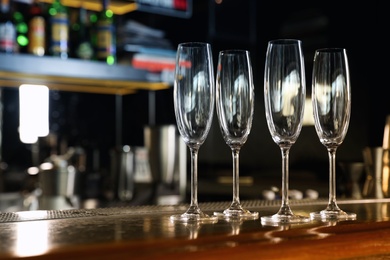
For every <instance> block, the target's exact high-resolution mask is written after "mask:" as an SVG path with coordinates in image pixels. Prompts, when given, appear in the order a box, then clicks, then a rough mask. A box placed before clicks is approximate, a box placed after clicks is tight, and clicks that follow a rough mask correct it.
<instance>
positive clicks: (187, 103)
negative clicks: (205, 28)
mask: <svg viewBox="0 0 390 260" xmlns="http://www.w3.org/2000/svg"><path fill="white" fill-rule="evenodd" d="M173 99H174V109H175V116H176V122H177V127H178V129H179V132H180V135H181V136H182V138H183V140H184V142H185V143H186V144H187V146H188V147H189V149H190V153H191V204H190V206H189V208H188V209H187V211H186V212H185V213H183V214H178V215H172V216H171V220H173V221H181V222H216V221H217V220H218V218H217V217H216V216H213V215H211V216H209V215H207V214H205V213H204V212H202V210H201V209H200V208H199V205H198V151H199V148H200V146H201V145H202V144H203V143H204V141H205V140H206V137H207V135H208V132H209V130H210V127H211V123H212V118H213V114H214V102H215V79H214V66H213V58H212V51H211V45H210V44H208V43H202V42H188V43H180V44H179V45H178V48H177V54H176V67H175V80H174V90H173Z"/></svg>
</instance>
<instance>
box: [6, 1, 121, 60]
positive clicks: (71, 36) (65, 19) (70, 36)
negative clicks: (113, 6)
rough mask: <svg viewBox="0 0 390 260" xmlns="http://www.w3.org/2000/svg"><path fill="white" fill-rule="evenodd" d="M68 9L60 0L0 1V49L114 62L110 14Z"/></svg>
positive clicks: (105, 10)
mask: <svg viewBox="0 0 390 260" xmlns="http://www.w3.org/2000/svg"><path fill="white" fill-rule="evenodd" d="M108 4H109V3H108V0H103V1H102V11H101V12H92V11H89V10H86V9H84V8H83V7H80V8H68V7H66V6H64V5H63V4H62V3H61V1H60V0H54V1H53V2H52V3H51V4H47V3H43V2H40V1H33V2H31V3H30V4H26V3H21V2H16V1H14V2H13V1H10V0H1V9H0V52H3V53H4V52H5V53H28V54H32V55H37V56H44V55H46V56H57V57H60V58H62V59H67V58H69V57H71V58H80V59H87V60H99V61H104V62H106V63H107V64H110V65H111V64H115V63H116V32H115V28H116V26H115V24H114V15H113V12H112V11H110V10H109V9H108V8H107V7H108Z"/></svg>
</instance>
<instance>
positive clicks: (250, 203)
mask: <svg viewBox="0 0 390 260" xmlns="http://www.w3.org/2000/svg"><path fill="white" fill-rule="evenodd" d="M229 204H230V202H212V203H200V207H201V209H202V210H203V211H205V212H206V213H210V214H212V212H213V211H220V210H223V209H225V208H227V207H228V206H229ZM242 204H243V206H244V207H246V208H248V209H250V210H255V211H258V212H259V215H260V216H264V215H269V214H273V213H276V212H277V210H278V208H279V206H280V201H264V200H247V201H242ZM326 204H327V200H324V199H319V200H307V199H303V200H290V205H291V208H292V210H293V211H294V212H295V213H298V214H302V215H309V213H310V212H311V211H315V210H321V209H324V208H325V206H326ZM338 204H339V206H340V208H342V209H343V210H345V211H352V212H355V213H357V219H356V220H349V221H339V222H320V221H311V222H309V223H305V224H293V225H284V226H264V225H262V224H261V221H260V219H256V220H245V221H241V222H229V221H226V220H219V221H218V222H217V223H214V224H183V223H173V222H171V221H170V219H169V216H170V215H172V214H177V213H182V212H184V211H185V210H186V209H187V207H188V205H186V204H182V205H174V206H169V205H167V206H133V207H118V208H99V209H80V210H47V211H46V210H40V211H24V212H7V213H2V214H0V259H16V258H28V259H110V258H111V259H117V258H120V259H129V258H131V259H173V258H176V259H179V258H181V259H195V258H196V259H198V258H199V257H200V258H201V259H237V258H245V259H313V257H314V256H315V258H316V259H378V258H379V259H385V258H386V257H389V258H390V221H389V218H390V199H365V200H339V201H338Z"/></svg>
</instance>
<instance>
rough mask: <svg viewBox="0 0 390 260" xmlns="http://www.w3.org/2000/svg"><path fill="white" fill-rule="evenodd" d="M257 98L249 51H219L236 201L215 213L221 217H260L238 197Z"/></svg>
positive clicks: (219, 100) (219, 96) (223, 123)
mask: <svg viewBox="0 0 390 260" xmlns="http://www.w3.org/2000/svg"><path fill="white" fill-rule="evenodd" d="M254 97H255V93H254V85H253V74H252V64H251V60H250V53H249V51H247V50H226V51H220V52H219V55H218V67H217V78H216V107H217V115H218V122H219V126H220V129H221V132H222V136H223V139H224V140H225V142H226V144H227V145H228V146H229V147H230V149H231V151H232V158H233V201H232V203H231V204H230V206H229V207H228V208H227V209H225V210H224V211H223V212H214V215H216V216H218V217H223V218H228V219H240V218H243V219H244V218H250V219H256V218H258V216H259V213H258V212H251V211H249V210H247V209H244V208H243V207H242V206H241V203H240V197H239V186H240V184H239V154H240V150H241V147H242V146H243V145H244V144H245V142H246V141H247V139H248V135H249V133H250V130H251V127H252V119H253V111H254Z"/></svg>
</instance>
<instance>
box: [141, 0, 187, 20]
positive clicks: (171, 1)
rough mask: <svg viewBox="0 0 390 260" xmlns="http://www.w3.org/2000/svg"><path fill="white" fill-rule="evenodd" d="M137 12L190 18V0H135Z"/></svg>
mask: <svg viewBox="0 0 390 260" xmlns="http://www.w3.org/2000/svg"><path fill="white" fill-rule="evenodd" d="M136 4H137V11H143V12H148V13H155V14H162V15H168V16H176V17H180V18H190V17H191V16H192V0H159V1H155V0H137V1H136Z"/></svg>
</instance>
